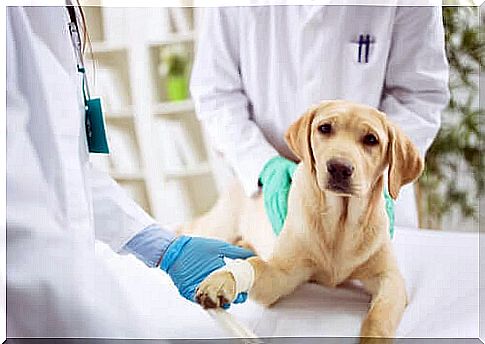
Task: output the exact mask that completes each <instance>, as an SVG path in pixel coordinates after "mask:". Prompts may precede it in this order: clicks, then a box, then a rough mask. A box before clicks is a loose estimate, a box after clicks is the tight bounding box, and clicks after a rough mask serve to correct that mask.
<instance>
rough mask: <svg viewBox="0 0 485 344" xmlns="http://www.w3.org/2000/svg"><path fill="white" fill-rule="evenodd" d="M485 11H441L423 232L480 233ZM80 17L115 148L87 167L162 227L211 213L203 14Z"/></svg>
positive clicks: (93, 12)
mask: <svg viewBox="0 0 485 344" xmlns="http://www.w3.org/2000/svg"><path fill="white" fill-rule="evenodd" d="M81 4H83V2H81ZM84 4H85V3H84ZM88 4H90V3H88ZM450 5H453V3H450ZM483 8H484V6H482V11H480V8H478V7H463V6H461V7H455V6H447V7H443V20H444V24H445V31H446V52H447V56H448V59H449V63H450V69H451V71H450V90H451V100H450V103H449V105H448V108H447V109H446V111H444V112H443V114H442V128H441V130H440V132H439V134H438V137H437V138H436V140H435V142H434V143H433V145H432V146H431V148H430V150H429V151H428V154H427V157H426V168H425V172H424V174H423V176H422V177H421V179H420V180H419V181H418V182H417V183H416V185H415V186H416V191H417V192H416V195H417V204H418V209H419V214H418V215H419V222H420V227H422V228H430V229H441V230H452V231H463V230H467V231H478V223H479V217H480V215H479V199H480V198H481V197H483V191H484V188H485V180H484V177H485V171H484V169H483V165H482V164H483V162H482V159H481V151H482V148H483V129H482V127H481V126H480V119H481V117H482V115H483V114H484V112H483V107H481V106H480V102H479V88H478V84H479V76H480V70H481V68H482V67H483V65H484V62H485V61H484V55H485V54H484V52H485V51H484V49H485V48H484V43H483V42H484V36H483V34H484V31H483V30H484V27H483V15H480V12H482V13H485V11H483ZM84 10H85V14H86V19H87V27H88V31H89V35H90V40H91V49H89V48H88V50H87V54H86V56H87V57H88V58H89V59H90V60H89V61H88V63H87V66H88V67H89V68H90V69H91V70H90V71H89V72H90V73H89V74H88V76H89V77H90V79H91V80H90V85H91V89H92V90H91V92H92V93H93V94H94V95H97V96H101V97H102V101H103V107H104V111H105V116H106V124H107V127H108V129H107V132H108V137H109V144H110V150H111V154H110V155H109V156H105V155H97V154H91V159H92V163H93V164H94V165H95V166H96V167H98V168H100V169H102V170H105V171H107V172H108V173H109V174H110V175H111V176H112V177H113V178H114V179H115V180H116V181H117V182H118V183H119V184H120V185H122V186H123V187H124V188H125V189H126V190H127V192H128V193H129V194H130V195H131V196H132V197H133V198H134V199H135V200H136V201H137V202H138V203H139V204H140V205H141V206H142V207H143V208H144V209H145V210H146V211H147V212H149V213H150V214H151V215H152V216H154V217H155V218H156V219H157V220H158V221H160V222H161V223H162V224H174V223H180V222H183V221H186V220H188V219H190V218H192V217H194V216H197V215H199V214H201V213H203V212H205V211H206V210H208V209H210V207H211V206H212V205H213V203H214V202H215V200H216V199H217V195H218V192H219V191H220V189H219V188H220V185H219V184H218V180H219V178H218V173H219V172H218V168H217V166H216V164H215V163H214V159H212V153H211V150H210V147H208V146H207V145H206V142H207V140H206V139H205V135H204V133H203V132H202V130H201V128H200V126H199V124H198V121H197V119H196V116H195V112H194V111H195V110H194V105H193V102H192V100H191V99H190V94H189V91H188V84H189V79H190V71H191V65H192V61H193V58H194V54H195V52H196V49H197V33H198V29H199V27H200V23H201V20H202V18H203V11H204V9H203V8H197V7H170V8H169V7H162V8H134V7H130V8H122V7H99V6H98V7H95V6H92V7H90V6H88V7H85V8H84ZM481 24H482V25H481ZM424 44H425V43H424ZM90 50H91V51H90ZM482 105H483V104H482ZM482 216H483V214H482Z"/></svg>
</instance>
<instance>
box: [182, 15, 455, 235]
mask: <svg viewBox="0 0 485 344" xmlns="http://www.w3.org/2000/svg"><path fill="white" fill-rule="evenodd" d="M360 34H370V35H371V38H373V39H374V43H373V44H371V45H370V51H369V57H368V58H369V60H368V63H359V62H358V61H357V58H358V44H357V43H355V41H356V40H358V37H359V35H360ZM447 83H448V64H447V60H446V56H445V51H444V33H443V25H442V17H441V9H440V8H439V7H375V6H264V7H225V8H211V9H206V10H205V18H204V21H203V25H202V31H201V33H200V38H199V44H198V51H197V56H196V60H195V64H194V67H193V73H192V78H191V93H192V96H193V98H194V101H195V105H196V112H197V115H198V117H199V118H200V120H201V121H202V123H203V127H204V129H205V130H206V132H207V135H208V138H209V140H210V141H211V143H212V146H213V148H214V150H215V151H216V152H217V153H218V155H221V156H222V157H223V159H224V160H225V161H227V162H228V164H229V165H230V167H231V168H232V170H233V172H234V173H235V175H236V176H237V177H238V178H239V180H240V181H241V182H242V185H243V187H244V189H245V191H246V193H247V194H248V195H253V194H255V193H256V192H257V191H258V186H257V180H258V176H259V173H260V172H261V170H262V167H263V166H264V163H265V162H266V161H268V160H269V159H270V158H271V157H272V156H275V155H276V154H281V155H283V156H285V157H288V158H291V159H295V157H294V156H293V155H292V153H291V152H290V150H289V149H288V147H287V146H286V144H285V142H284V139H283V137H284V133H285V131H286V129H287V128H288V127H289V125H290V124H291V123H292V122H293V121H295V120H296V119H297V118H298V117H299V116H301V115H302V114H303V112H304V111H305V110H306V109H307V108H308V107H309V106H310V105H311V104H314V103H317V102H319V101H321V100H324V99H348V100H352V101H356V102H360V103H364V104H368V105H371V106H374V107H378V108H380V109H381V110H382V111H384V112H385V113H387V115H388V116H389V118H390V119H391V120H392V121H393V122H395V123H396V124H398V125H399V126H400V127H401V128H402V129H403V130H404V132H405V133H407V134H408V135H409V137H410V138H411V139H412V140H413V141H414V143H415V144H416V145H417V146H418V147H419V150H420V152H421V154H423V155H424V154H425V152H426V150H427V148H428V147H429V146H430V144H431V143H432V141H433V138H434V137H435V135H436V133H437V131H438V129H439V126H440V111H441V110H442V109H443V108H444V107H445V106H446V105H447V102H448V97H449V94H448V87H447ZM218 168H221V167H220V165H219V167H218ZM218 179H220V178H218ZM412 191H413V190H412V188H411V187H406V188H404V189H403V190H402V192H401V195H400V200H399V201H398V203H397V206H396V223H397V224H400V225H403V226H405V225H407V226H411V227H415V226H417V218H416V206H415V201H414V198H413V192H412Z"/></svg>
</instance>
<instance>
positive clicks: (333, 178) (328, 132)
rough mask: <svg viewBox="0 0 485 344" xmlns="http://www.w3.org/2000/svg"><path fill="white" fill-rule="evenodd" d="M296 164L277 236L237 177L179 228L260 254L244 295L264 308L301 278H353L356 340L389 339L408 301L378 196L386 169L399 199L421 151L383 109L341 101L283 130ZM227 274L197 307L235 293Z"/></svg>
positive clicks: (205, 285)
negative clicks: (360, 291) (357, 292)
mask: <svg viewBox="0 0 485 344" xmlns="http://www.w3.org/2000/svg"><path fill="white" fill-rule="evenodd" d="M285 139H286V142H287V144H288V146H289V147H290V148H291V150H292V151H293V153H294V154H295V156H296V157H297V158H298V159H299V160H300V164H299V165H298V167H297V169H296V172H295V174H294V176H293V182H292V186H291V191H290V193H289V198H288V215H287V218H286V221H285V224H284V227H283V230H282V232H281V234H280V235H279V236H278V237H277V236H275V235H274V234H273V230H272V228H271V225H270V222H269V220H268V219H267V217H266V215H265V211H264V206H263V200H262V197H261V196H260V197H256V198H249V197H246V196H245V195H244V194H243V192H242V189H241V187H240V186H239V184H238V183H234V184H233V185H232V186H231V187H230V188H229V190H228V192H227V193H225V194H223V195H222V196H221V198H220V199H219V200H218V202H217V204H216V205H215V206H214V208H213V209H212V210H211V211H210V212H209V213H207V214H206V215H204V216H202V217H201V218H199V219H197V220H195V221H194V222H193V223H191V224H190V225H188V226H186V227H185V228H184V230H183V232H184V233H190V234H195V235H200V236H207V237H213V238H218V239H223V240H226V241H228V242H232V243H237V242H238V241H239V242H241V240H242V242H244V243H245V245H246V246H248V247H250V248H252V249H253V250H254V252H255V253H257V254H258V256H255V257H252V258H249V259H248V262H249V263H250V264H251V266H252V268H253V272H254V283H253V284H252V287H251V288H250V290H249V295H250V297H252V298H253V299H255V300H256V301H257V302H259V303H261V304H264V305H271V304H273V303H275V302H276V301H277V300H278V299H279V298H281V297H283V296H285V295H288V294H290V293H291V292H292V291H293V290H295V288H296V287H298V286H299V285H301V284H302V283H305V282H307V281H314V282H316V283H320V284H322V285H325V286H329V287H335V286H337V285H339V284H341V283H342V282H344V281H346V280H359V281H361V282H362V284H363V286H364V288H366V289H367V290H368V291H369V292H370V293H371V295H372V304H371V307H370V310H369V312H368V314H367V316H366V318H365V320H364V322H363V324H362V328H361V336H362V337H393V336H394V335H395V330H396V328H397V326H398V324H399V321H400V319H401V316H402V313H403V311H404V308H405V306H406V290H405V284H404V280H403V278H402V276H401V274H400V272H399V270H398V266H397V264H396V259H395V258H394V255H393V252H392V247H391V243H390V237H389V230H388V229H389V221H388V217H387V214H386V210H385V201H384V197H383V188H384V172H385V170H386V168H387V169H388V189H389V193H390V195H391V197H392V198H394V199H396V198H397V196H398V194H399V190H400V188H401V187H402V186H403V185H405V184H407V183H411V182H412V181H414V180H415V179H416V178H417V177H418V176H419V175H420V174H421V172H422V169H423V161H422V159H421V158H420V156H419V153H418V150H417V149H416V147H415V146H414V145H413V144H412V143H411V141H410V140H409V138H408V137H406V136H405V135H404V134H403V133H402V132H401V131H400V129H399V128H397V127H396V126H394V125H393V124H392V123H390V122H389V121H388V120H387V119H386V116H385V114H384V113H382V112H380V111H378V110H376V109H374V108H371V107H368V106H364V105H360V104H355V103H351V102H348V101H337V100H336V101H325V102H322V103H320V104H319V105H317V106H314V107H312V108H311V109H310V110H309V111H308V112H307V113H306V114H304V115H303V116H302V117H301V118H300V119H299V120H298V121H297V122H295V123H294V124H293V125H292V126H291V127H290V128H289V129H288V131H287V133H286V136H285ZM236 292H237V290H236V282H235V278H234V276H233V274H232V273H231V272H228V271H217V272H215V273H213V274H211V275H210V276H209V277H208V278H206V279H205V280H204V281H203V282H202V283H201V285H200V286H199V288H198V290H197V300H198V301H199V303H201V304H202V305H203V306H204V307H219V306H220V305H221V303H222V302H224V303H225V302H228V301H232V300H234V299H235V297H236Z"/></svg>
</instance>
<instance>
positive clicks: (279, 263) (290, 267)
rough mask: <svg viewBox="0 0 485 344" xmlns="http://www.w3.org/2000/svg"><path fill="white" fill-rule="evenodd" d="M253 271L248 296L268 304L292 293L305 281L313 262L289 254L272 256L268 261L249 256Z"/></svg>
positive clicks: (310, 271)
mask: <svg viewBox="0 0 485 344" xmlns="http://www.w3.org/2000/svg"><path fill="white" fill-rule="evenodd" d="M248 261H249V263H251V265H252V267H253V269H254V273H255V280H254V285H253V287H252V288H251V291H250V296H251V298H253V299H254V300H255V301H256V302H258V303H260V304H263V305H266V306H269V305H272V304H273V303H275V302H276V301H278V299H280V298H281V297H283V296H286V295H288V294H290V293H292V292H293V291H294V290H295V289H296V288H297V287H298V286H299V285H301V284H302V283H305V282H307V281H308V280H309V279H310V277H311V276H312V274H313V264H312V263H311V262H306V261H304V260H299V259H295V257H291V256H286V257H285V256H282V255H278V256H274V257H273V258H271V259H270V260H269V261H268V262H265V261H264V260H262V259H261V258H259V257H252V258H249V260H248Z"/></svg>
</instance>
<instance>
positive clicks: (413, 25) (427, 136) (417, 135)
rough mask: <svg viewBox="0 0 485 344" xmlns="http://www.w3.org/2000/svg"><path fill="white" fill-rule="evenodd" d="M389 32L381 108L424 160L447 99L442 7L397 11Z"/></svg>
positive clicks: (403, 8) (446, 66) (406, 8)
mask: <svg viewBox="0 0 485 344" xmlns="http://www.w3.org/2000/svg"><path fill="white" fill-rule="evenodd" d="M393 30H394V33H393V36H392V43H391V50H390V55H389V60H388V65H387V72H386V80H385V85H384V90H383V98H382V102H381V109H382V111H384V112H386V113H387V115H388V116H389V118H390V119H391V120H392V121H393V122H394V123H396V124H397V125H398V126H399V127H401V128H402V130H403V131H404V132H405V133H406V134H407V135H408V136H409V137H410V138H411V140H413V142H414V143H415V144H416V146H417V147H418V148H419V150H420V153H421V154H422V156H424V154H425V153H426V150H427V149H428V148H429V146H430V145H431V143H432V142H433V139H434V138H435V136H436V134H437V132H438V129H439V127H440V112H441V111H442V110H443V109H444V108H445V107H446V105H447V104H448V100H449V91H448V62H447V59H446V54H445V45H444V30H443V23H442V13H441V7H420V8H415V7H412V8H411V7H398V8H397V10H396V18H395V23H394V28H393Z"/></svg>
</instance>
